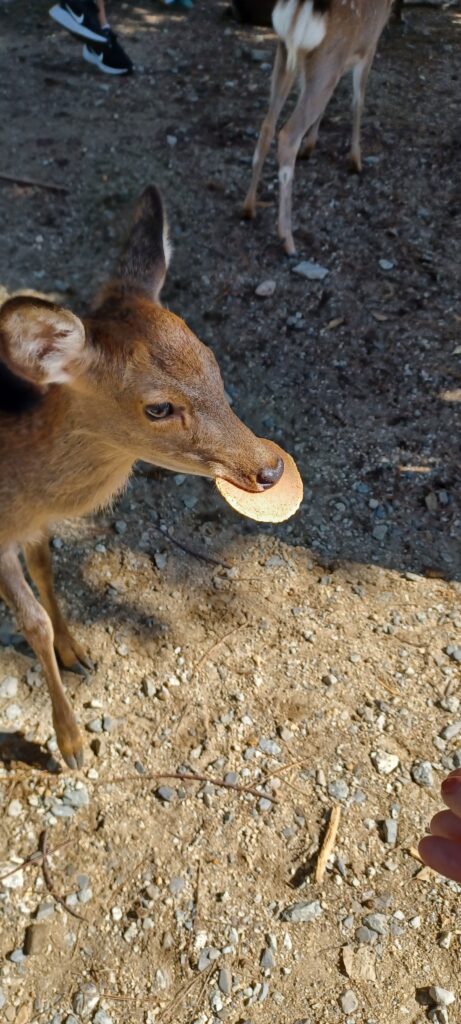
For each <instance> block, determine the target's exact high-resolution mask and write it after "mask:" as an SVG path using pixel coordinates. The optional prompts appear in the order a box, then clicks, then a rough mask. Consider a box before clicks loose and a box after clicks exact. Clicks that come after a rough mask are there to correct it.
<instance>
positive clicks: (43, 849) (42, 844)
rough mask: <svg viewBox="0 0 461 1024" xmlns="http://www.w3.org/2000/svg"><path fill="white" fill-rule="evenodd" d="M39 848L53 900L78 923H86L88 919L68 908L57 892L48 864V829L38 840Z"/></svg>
mask: <svg viewBox="0 0 461 1024" xmlns="http://www.w3.org/2000/svg"><path fill="white" fill-rule="evenodd" d="M38 848H39V851H40V853H41V855H42V872H43V879H44V882H45V885H46V887H47V889H48V892H49V893H51V896H52V897H53V899H55V900H56V902H57V903H60V904H61V907H63V909H64V910H65V911H66V912H67V913H68V914H70V915H71V917H76V918H77V920H78V921H86V917H83V916H82V914H77V911H76V910H72V907H68V906H67V903H66V901H65V900H64V899H63V898H62V896H59V895H58V893H57V892H56V891H55V888H54V886H53V881H52V878H51V873H50V866H49V864H48V836H47V831H46V828H44V829H43V832H41V833H40V836H39V840H38Z"/></svg>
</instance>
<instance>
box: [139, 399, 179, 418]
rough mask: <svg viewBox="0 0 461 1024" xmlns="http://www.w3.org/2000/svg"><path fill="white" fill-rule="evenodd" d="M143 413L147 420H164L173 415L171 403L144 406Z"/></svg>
mask: <svg viewBox="0 0 461 1024" xmlns="http://www.w3.org/2000/svg"><path fill="white" fill-rule="evenodd" d="M144 412H145V414H146V416H147V418H148V419H149V420H166V419H167V418H168V416H172V415H173V406H172V404H171V402H157V404H156V405H146V407H145V409H144Z"/></svg>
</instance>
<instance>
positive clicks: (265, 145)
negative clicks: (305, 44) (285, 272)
mask: <svg viewBox="0 0 461 1024" xmlns="http://www.w3.org/2000/svg"><path fill="white" fill-rule="evenodd" d="M295 76H296V67H294V68H288V66H287V50H286V47H285V45H284V43H281V42H279V43H278V44H277V50H276V54H275V61H274V68H273V71H272V81H271V96H270V102H269V110H268V112H267V114H266V117H265V118H264V121H263V123H262V125H261V130H260V133H259V139H258V142H257V145H256V149H255V151H254V154H253V172H252V176H251V183H250V187H249V189H248V192H247V196H246V199H245V202H244V204H243V212H244V215H245V217H254V216H255V215H256V193H257V189H258V183H259V179H260V177H261V171H262V169H263V165H264V161H265V159H266V156H267V153H268V151H269V148H270V145H271V142H272V139H273V138H274V134H275V129H276V126H277V119H278V117H279V115H280V114H281V112H282V108H283V105H284V103H285V100H286V99H287V97H288V93H289V92H290V89H291V87H292V85H293V82H294V79H295Z"/></svg>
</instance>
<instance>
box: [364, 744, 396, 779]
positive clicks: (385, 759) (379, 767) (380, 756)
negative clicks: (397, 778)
mask: <svg viewBox="0 0 461 1024" xmlns="http://www.w3.org/2000/svg"><path fill="white" fill-rule="evenodd" d="M371 760H372V761H373V764H374V766H375V768H376V771H377V772H378V774H379V775H390V773H391V772H394V771H395V769H396V768H398V766H399V764H400V761H399V758H398V757H397V754H389V753H388V752H387V751H386V750H374V751H373V753H372V754H371Z"/></svg>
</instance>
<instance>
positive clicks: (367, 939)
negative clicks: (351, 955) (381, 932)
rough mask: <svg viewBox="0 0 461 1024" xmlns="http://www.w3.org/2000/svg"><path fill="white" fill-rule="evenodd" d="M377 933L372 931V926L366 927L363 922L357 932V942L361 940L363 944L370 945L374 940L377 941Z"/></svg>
mask: <svg viewBox="0 0 461 1024" xmlns="http://www.w3.org/2000/svg"><path fill="white" fill-rule="evenodd" d="M376 935H377V933H376V932H374V931H372V929H371V928H366V927H365V925H363V924H362V925H361V926H360V928H357V930H356V932H355V937H356V939H357V942H360V944H361V945H362V946H370V945H372V944H373V942H376Z"/></svg>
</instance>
